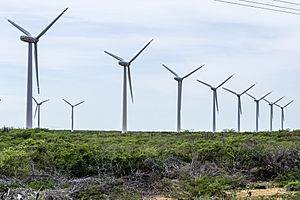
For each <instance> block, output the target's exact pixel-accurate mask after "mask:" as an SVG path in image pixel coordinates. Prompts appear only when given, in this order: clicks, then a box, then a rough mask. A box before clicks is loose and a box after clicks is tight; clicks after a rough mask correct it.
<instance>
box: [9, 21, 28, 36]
mask: <svg viewBox="0 0 300 200" xmlns="http://www.w3.org/2000/svg"><path fill="white" fill-rule="evenodd" d="M7 21H8V22H9V23H11V24H12V25H13V26H14V27H16V28H17V29H19V30H20V31H21V32H23V33H24V34H25V35H27V36H31V34H30V33H29V32H28V31H27V30H26V29H24V28H22V27H21V26H19V25H18V24H16V23H15V22H13V21H11V20H10V19H7Z"/></svg>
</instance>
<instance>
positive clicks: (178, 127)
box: [162, 64, 204, 132]
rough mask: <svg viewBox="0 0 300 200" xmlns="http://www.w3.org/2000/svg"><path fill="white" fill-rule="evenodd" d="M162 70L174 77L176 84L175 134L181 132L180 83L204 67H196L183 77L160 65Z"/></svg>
mask: <svg viewBox="0 0 300 200" xmlns="http://www.w3.org/2000/svg"><path fill="white" fill-rule="evenodd" d="M162 66H163V67H164V68H166V69H167V70H168V71H169V72H171V73H172V74H173V75H174V76H175V77H174V80H175V81H177V82H178V98H177V132H180V131H181V98H182V81H183V80H184V79H185V78H187V77H189V76H190V75H192V74H193V73H195V72H196V71H198V70H199V69H200V68H202V67H203V66H204V65H202V66H200V67H198V68H197V69H195V70H194V71H192V72H190V73H188V74H187V75H185V76H183V77H179V76H178V75H177V74H176V73H175V72H174V71H173V70H171V69H170V68H168V67H167V66H166V65H164V64H162Z"/></svg>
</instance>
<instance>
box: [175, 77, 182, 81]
mask: <svg viewBox="0 0 300 200" xmlns="http://www.w3.org/2000/svg"><path fill="white" fill-rule="evenodd" d="M174 80H175V81H182V80H183V78H180V77H174Z"/></svg>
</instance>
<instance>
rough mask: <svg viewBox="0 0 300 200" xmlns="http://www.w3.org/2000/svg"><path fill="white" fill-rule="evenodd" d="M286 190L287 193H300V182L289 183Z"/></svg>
mask: <svg viewBox="0 0 300 200" xmlns="http://www.w3.org/2000/svg"><path fill="white" fill-rule="evenodd" d="M284 188H285V189H286V190H287V191H300V181H295V182H289V183H288V184H287V185H285V186H284Z"/></svg>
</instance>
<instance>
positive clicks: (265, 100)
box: [263, 98, 271, 104]
mask: <svg viewBox="0 0 300 200" xmlns="http://www.w3.org/2000/svg"><path fill="white" fill-rule="evenodd" d="M263 100H264V101H265V102H267V103H268V104H271V102H270V101H268V100H267V99H265V98H263Z"/></svg>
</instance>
